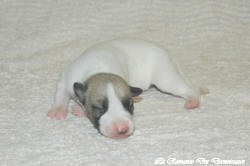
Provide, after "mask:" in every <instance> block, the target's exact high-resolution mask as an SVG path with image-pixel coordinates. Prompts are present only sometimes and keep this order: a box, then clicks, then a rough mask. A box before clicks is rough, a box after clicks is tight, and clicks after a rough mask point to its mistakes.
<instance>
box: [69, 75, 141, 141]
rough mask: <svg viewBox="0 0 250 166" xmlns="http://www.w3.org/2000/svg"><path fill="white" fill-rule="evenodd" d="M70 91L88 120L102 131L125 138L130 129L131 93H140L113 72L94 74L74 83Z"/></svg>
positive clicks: (135, 94) (131, 125)
mask: <svg viewBox="0 0 250 166" xmlns="http://www.w3.org/2000/svg"><path fill="white" fill-rule="evenodd" d="M74 92H75V95H76V96H77V98H78V100H79V101H80V102H81V103H82V104H83V105H84V107H85V109H86V112H87V116H88V118H89V120H90V121H91V122H92V123H93V125H94V127H95V128H96V129H97V130H98V131H99V132H100V133H101V134H103V135H105V136H107V137H111V138H125V137H128V136H129V135H131V134H132V133H133V131H134V122H133V119H132V115H133V111H134V103H133V100H132V97H134V96H138V95H140V94H141V93H142V90H141V89H140V88H135V87H131V86H128V84H127V83H126V82H125V81H124V80H123V79H122V78H121V77H119V76H117V75H114V74H106V73H101V74H96V75H94V76H92V77H90V78H89V79H88V80H87V81H86V82H85V83H84V84H82V83H74Z"/></svg>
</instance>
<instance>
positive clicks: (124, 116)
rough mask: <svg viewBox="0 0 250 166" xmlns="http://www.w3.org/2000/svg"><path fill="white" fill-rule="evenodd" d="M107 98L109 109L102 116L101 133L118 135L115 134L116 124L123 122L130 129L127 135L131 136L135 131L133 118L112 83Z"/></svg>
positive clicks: (108, 87)
mask: <svg viewBox="0 0 250 166" xmlns="http://www.w3.org/2000/svg"><path fill="white" fill-rule="evenodd" d="M107 98H108V101H109V104H108V105H109V107H108V110H107V112H106V113H105V114H104V115H102V116H101V118H100V120H99V125H100V132H101V133H102V134H104V135H106V136H110V135H116V134H117V133H114V132H115V130H114V124H119V123H120V122H123V123H125V124H126V125H127V126H128V129H129V131H128V132H127V133H126V134H127V135H130V134H131V133H132V132H133V131H134V124H133V120H132V116H131V114H130V113H128V111H126V110H125V109H124V107H123V106H122V104H121V102H120V100H119V98H118V96H117V95H116V93H115V90H114V88H113V86H112V84H111V83H109V84H108V85H107Z"/></svg>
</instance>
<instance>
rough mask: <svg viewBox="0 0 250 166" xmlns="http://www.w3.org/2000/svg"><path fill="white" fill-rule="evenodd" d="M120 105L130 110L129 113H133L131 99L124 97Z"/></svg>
mask: <svg viewBox="0 0 250 166" xmlns="http://www.w3.org/2000/svg"><path fill="white" fill-rule="evenodd" d="M122 105H123V107H124V108H125V109H126V110H127V111H128V112H130V113H131V114H133V111H134V103H133V101H132V99H130V98H124V99H123V100H122Z"/></svg>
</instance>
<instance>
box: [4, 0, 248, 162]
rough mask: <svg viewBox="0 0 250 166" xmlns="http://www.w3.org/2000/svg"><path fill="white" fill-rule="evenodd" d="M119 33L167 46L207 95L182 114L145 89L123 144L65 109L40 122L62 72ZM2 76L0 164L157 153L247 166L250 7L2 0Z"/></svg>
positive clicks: (225, 0)
mask: <svg viewBox="0 0 250 166" xmlns="http://www.w3.org/2000/svg"><path fill="white" fill-rule="evenodd" d="M117 37H137V38H142V39H147V40H151V41H155V42H156V43H158V44H160V45H162V46H163V47H164V48H166V49H167V50H168V52H169V55H170V56H171V57H172V58H173V59H175V60H176V61H177V62H178V63H179V66H180V67H181V68H182V70H183V74H185V75H186V76H187V77H188V78H189V80H190V81H191V82H192V83H193V84H195V85H198V86H205V87H208V88H209V89H210V94H208V95H206V96H203V97H202V99H201V102H202V103H201V107H200V108H199V109H195V110H191V111H189V110H185V109H184V108H183V105H184V101H183V99H180V98H176V97H173V96H169V95H166V94H161V93H160V92H158V91H156V90H155V89H150V90H148V91H146V92H145V93H144V94H143V95H142V97H143V100H142V102H140V103H138V104H136V105H135V117H134V120H135V124H136V131H135V133H134V135H132V136H131V137H129V138H127V139H124V140H112V139H109V138H105V137H103V136H101V135H100V134H98V133H97V131H96V130H95V129H94V128H93V127H92V125H91V124H90V122H89V121H88V119H83V118H82V119H81V118H77V117H74V116H73V115H72V114H71V113H69V115H68V117H67V119H66V120H62V121H57V120H50V119H49V118H47V116H46V114H47V112H48V110H49V109H50V106H51V104H52V101H53V98H54V93H55V88H56V82H57V79H58V77H59V75H60V73H61V71H62V70H63V69H64V68H65V67H66V66H67V65H68V64H70V63H71V62H72V61H73V60H74V59H75V58H76V57H78V56H79V55H80V53H81V52H82V51H83V50H84V49H85V48H87V47H89V46H90V45H92V44H94V43H96V42H98V41H103V40H107V39H113V38H117ZM0 70H1V71H0V88H1V90H0V96H1V98H0V165H3V166H6V165H7V166H14V165H16V166H17V165H18V166H23V165H24V166H34V165H44V166H47V165H53V166H59V165H60V166H61V165H68V166H80V165H93V166H94V165H98V166H99V165H107V166H110V165H115V166H117V165H121V166H123V165H124V166H127V165H135V166H136V165H146V166H147V165H154V161H155V159H156V158H158V157H163V158H164V159H165V160H167V159H169V158H176V159H180V160H181V159H182V160H184V159H186V160H195V159H197V158H198V157H204V158H206V159H208V160H210V159H212V158H214V157H218V158H221V159H225V160H229V159H242V160H246V164H245V165H250V160H249V156H250V152H249V151H250V143H249V138H250V1H247V0H234V1H233V0H220V1H215V0H200V1H199V0H188V1H184V0H180V1H173V0H154V1H153V0H138V1H135V0H126V1H124V0H104V1H98V0H83V1H71V0H60V1H50V0H43V1H35V0H1V1H0ZM163 74H164V73H163ZM165 165H167V163H166V164H165ZM194 165H198V163H195V164H194ZM209 165H213V164H212V163H209Z"/></svg>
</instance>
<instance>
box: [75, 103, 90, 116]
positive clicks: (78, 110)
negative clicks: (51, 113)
mask: <svg viewBox="0 0 250 166" xmlns="http://www.w3.org/2000/svg"><path fill="white" fill-rule="evenodd" d="M72 113H73V114H74V115H75V116H77V117H84V118H85V117H87V114H86V112H85V109H84V108H82V107H81V106H79V105H78V104H74V105H73V106H72Z"/></svg>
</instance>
